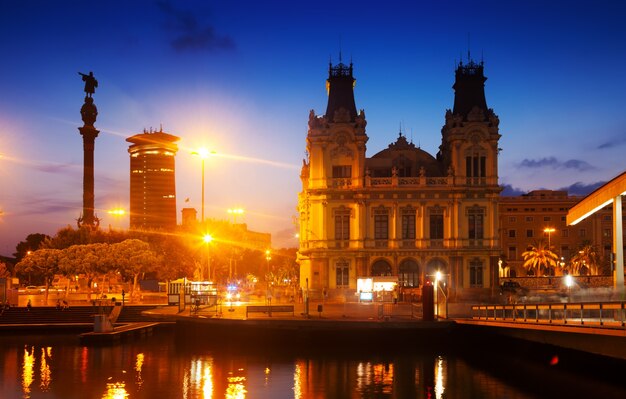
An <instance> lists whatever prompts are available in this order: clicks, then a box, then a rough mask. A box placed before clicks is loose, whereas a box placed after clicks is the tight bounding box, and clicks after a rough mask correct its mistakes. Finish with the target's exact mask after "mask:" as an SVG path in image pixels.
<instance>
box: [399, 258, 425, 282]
mask: <svg viewBox="0 0 626 399" xmlns="http://www.w3.org/2000/svg"><path fill="white" fill-rule="evenodd" d="M419 271H420V268H419V265H418V264H417V262H415V261H414V260H413V259H406V260H404V261H402V263H400V268H399V273H398V280H399V282H400V285H401V286H402V287H419V285H420V281H419Z"/></svg>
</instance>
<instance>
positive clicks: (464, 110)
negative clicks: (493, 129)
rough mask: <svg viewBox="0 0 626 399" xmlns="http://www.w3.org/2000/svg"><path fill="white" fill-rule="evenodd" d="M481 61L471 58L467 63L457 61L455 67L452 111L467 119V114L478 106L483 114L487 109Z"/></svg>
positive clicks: (484, 79)
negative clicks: (477, 61) (457, 63)
mask: <svg viewBox="0 0 626 399" xmlns="http://www.w3.org/2000/svg"><path fill="white" fill-rule="evenodd" d="M486 80H487V78H486V77H485V75H484V73H483V62H482V61H481V62H480V63H475V62H474V61H473V60H472V59H471V58H470V60H469V61H468V63H467V64H463V61H460V62H459V65H458V67H457V69H456V80H455V82H454V85H453V86H452V88H453V89H454V109H453V110H452V113H453V114H455V115H461V116H463V119H467V116H468V114H469V113H470V112H471V111H472V110H473V109H474V107H478V109H480V110H481V111H483V112H484V113H485V114H486V112H487V110H488V108H487V100H485V81H486Z"/></svg>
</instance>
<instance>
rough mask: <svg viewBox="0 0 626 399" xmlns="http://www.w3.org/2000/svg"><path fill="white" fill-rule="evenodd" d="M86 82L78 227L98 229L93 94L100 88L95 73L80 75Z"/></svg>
mask: <svg viewBox="0 0 626 399" xmlns="http://www.w3.org/2000/svg"><path fill="white" fill-rule="evenodd" d="M78 74H79V75H80V76H81V77H82V79H83V81H84V82H85V103H84V104H83V106H82V107H81V109H80V116H81V118H82V120H83V127H79V128H78V131H79V132H80V134H81V136H83V152H84V162H83V212H82V214H81V215H80V217H79V218H78V220H77V222H78V227H83V226H84V227H90V228H98V226H99V225H100V219H98V217H97V216H96V215H95V213H94V193H93V186H94V184H93V180H94V178H93V150H94V147H95V142H96V137H98V133H100V131H99V130H97V129H96V128H95V127H94V126H93V124H94V123H95V122H96V118H97V117H98V109H97V108H96V105H95V104H94V103H93V94H94V93H95V92H96V87H98V81H97V80H96V78H94V76H93V72H89V75H87V74H84V73H80V72H78Z"/></svg>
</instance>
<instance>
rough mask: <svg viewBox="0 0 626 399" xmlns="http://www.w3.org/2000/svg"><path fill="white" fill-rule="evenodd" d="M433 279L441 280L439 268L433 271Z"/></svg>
mask: <svg viewBox="0 0 626 399" xmlns="http://www.w3.org/2000/svg"><path fill="white" fill-rule="evenodd" d="M435 279H436V280H437V281H441V272H440V271H439V270H437V273H435Z"/></svg>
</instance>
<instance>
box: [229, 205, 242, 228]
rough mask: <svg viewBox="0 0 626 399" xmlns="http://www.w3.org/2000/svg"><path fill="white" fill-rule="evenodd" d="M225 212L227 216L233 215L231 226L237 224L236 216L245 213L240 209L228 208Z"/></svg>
mask: <svg viewBox="0 0 626 399" xmlns="http://www.w3.org/2000/svg"><path fill="white" fill-rule="evenodd" d="M227 212H228V214H229V215H233V224H237V216H238V215H243V214H244V213H245V212H246V211H245V210H244V209H242V208H230V209H228V211H227Z"/></svg>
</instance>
